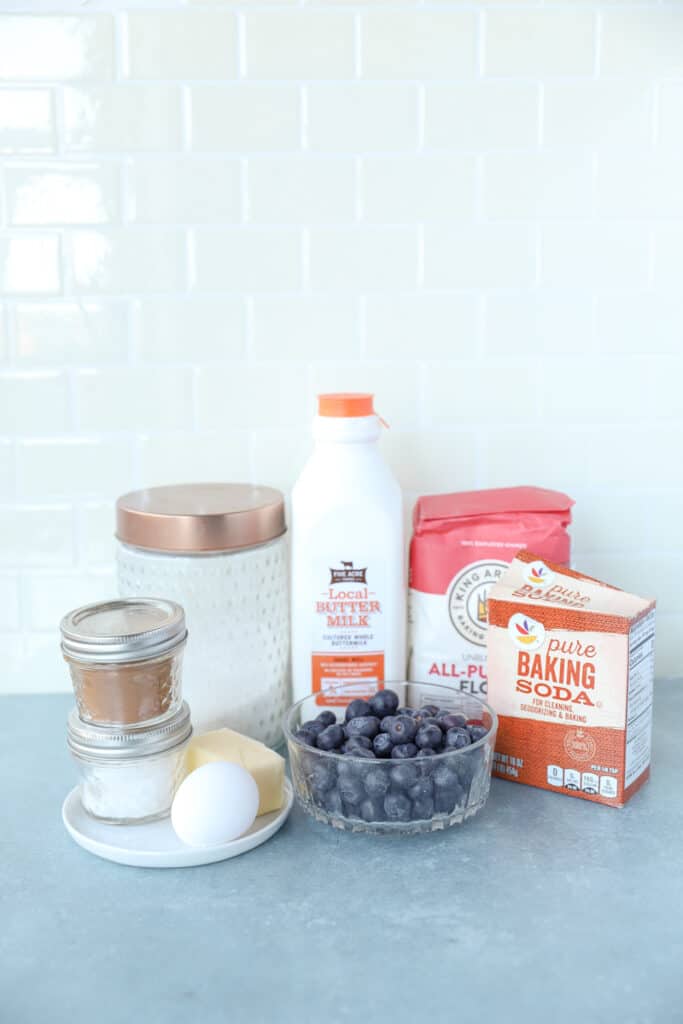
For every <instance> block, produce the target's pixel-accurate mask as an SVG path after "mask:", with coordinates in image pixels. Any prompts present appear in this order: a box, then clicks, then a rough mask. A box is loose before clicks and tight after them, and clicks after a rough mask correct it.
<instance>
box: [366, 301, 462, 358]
mask: <svg viewBox="0 0 683 1024" xmlns="http://www.w3.org/2000/svg"><path fill="white" fill-rule="evenodd" d="M365 331H366V349H367V354H368V357H369V358H370V359H383V360H394V359H398V360H402V359H406V360H408V359H411V358H414V357H415V355H416V354H419V357H420V358H421V359H438V358H443V357H444V356H445V357H446V358H449V359H468V358H471V357H472V355H473V354H475V353H476V351H477V348H478V344H479V317H478V302H477V298H476V296H475V295H465V294H462V293H460V294H458V293H453V292H416V293H414V294H412V295H401V294H395V293H392V294H390V295H384V294H381V293H380V294H376V295H369V296H368V298H367V300H366V324H365Z"/></svg>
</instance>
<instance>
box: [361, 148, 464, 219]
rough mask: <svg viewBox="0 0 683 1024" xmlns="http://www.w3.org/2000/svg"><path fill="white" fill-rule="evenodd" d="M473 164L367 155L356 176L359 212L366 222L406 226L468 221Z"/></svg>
mask: <svg viewBox="0 0 683 1024" xmlns="http://www.w3.org/2000/svg"><path fill="white" fill-rule="evenodd" d="M476 188H477V179H476V162H475V159H474V157H472V156H470V155H469V154H459V155H458V156H451V155H441V156H438V157H434V156H415V157H414V156H406V157H400V158H399V157H388V156H377V157H373V156H368V157H365V158H364V160H363V164H362V171H361V210H362V214H363V218H364V219H365V220H368V221H381V222H387V223H396V221H402V222H404V223H411V222H413V221H424V220H448V219H450V218H455V219H468V218H471V217H473V216H474V215H475V212H476Z"/></svg>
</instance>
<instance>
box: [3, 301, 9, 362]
mask: <svg viewBox="0 0 683 1024" xmlns="http://www.w3.org/2000/svg"><path fill="white" fill-rule="evenodd" d="M10 316H11V312H10V310H9V309H6V308H5V307H4V306H3V305H0V365H2V363H4V362H6V361H7V360H8V359H9V333H8V327H7V324H8V318H9V317H10Z"/></svg>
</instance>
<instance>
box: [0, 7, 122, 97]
mask: <svg viewBox="0 0 683 1024" xmlns="http://www.w3.org/2000/svg"><path fill="white" fill-rule="evenodd" d="M113 70H114V22H113V18H112V17H111V15H108V14H96V15H90V14H82V15H79V16H73V17H72V16H69V15H64V16H62V17H54V16H50V15H46V16H44V17H40V16H35V17H34V16H30V15H26V14H20V15H9V14H6V15H4V16H2V17H0V78H3V79H8V80H12V79H13V80H16V81H22V80H23V81H29V80H40V79H58V80H60V81H68V80H71V79H96V78H100V79H107V78H111V77H112V74H113Z"/></svg>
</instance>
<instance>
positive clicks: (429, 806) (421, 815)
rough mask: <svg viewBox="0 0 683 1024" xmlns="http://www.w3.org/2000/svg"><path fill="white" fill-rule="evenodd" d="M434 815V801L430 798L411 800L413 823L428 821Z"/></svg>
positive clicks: (423, 797)
mask: <svg viewBox="0 0 683 1024" xmlns="http://www.w3.org/2000/svg"><path fill="white" fill-rule="evenodd" d="M433 815H434V801H433V799H432V798H431V796H421V797H420V798H419V799H418V800H413V821H429V819H430V818H431V817H433Z"/></svg>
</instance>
